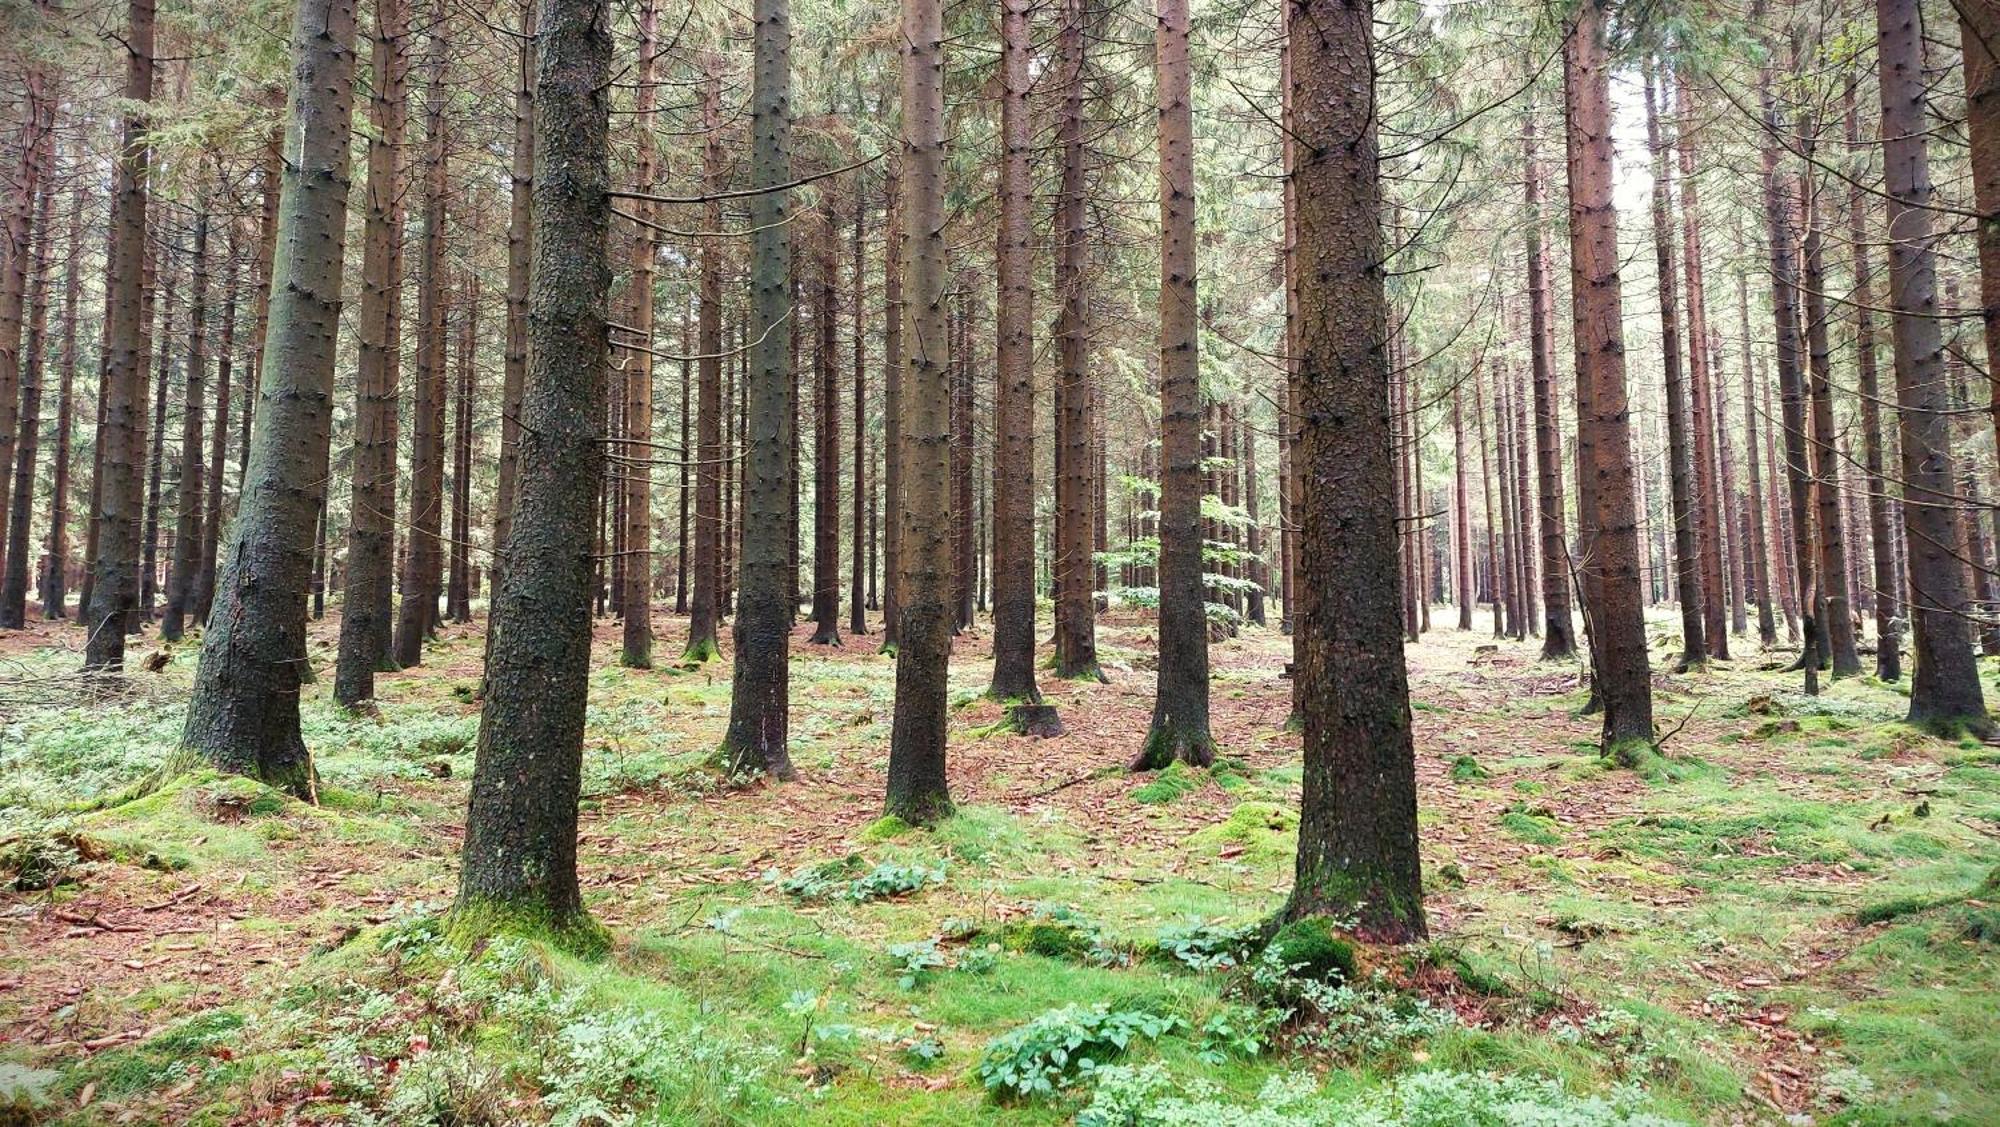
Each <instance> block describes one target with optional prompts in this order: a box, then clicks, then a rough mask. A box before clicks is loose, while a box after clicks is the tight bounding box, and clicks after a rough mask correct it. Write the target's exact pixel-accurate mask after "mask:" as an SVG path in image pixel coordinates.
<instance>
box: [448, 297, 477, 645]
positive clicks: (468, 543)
mask: <svg viewBox="0 0 2000 1127" xmlns="http://www.w3.org/2000/svg"><path fill="white" fill-rule="evenodd" d="M479 296H480V295H479V275H478V274H477V273H475V272H473V271H469V270H468V271H466V274H465V293H464V295H463V297H464V302H465V305H464V309H463V310H462V311H461V312H460V313H459V317H458V376H457V378H456V379H454V380H453V381H452V421H451V449H452V454H451V568H450V571H449V573H448V574H449V577H450V578H449V581H448V584H447V586H446V589H445V607H446V613H447V614H448V615H449V616H450V618H451V620H452V621H453V622H471V621H472V552H471V549H472V441H473V433H472V404H473V402H474V400H476V399H477V398H478V395H479V381H478V356H477V353H478V349H479V344H478V342H479Z"/></svg>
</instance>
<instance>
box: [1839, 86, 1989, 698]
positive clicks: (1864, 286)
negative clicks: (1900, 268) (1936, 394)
mask: <svg viewBox="0 0 2000 1127" xmlns="http://www.w3.org/2000/svg"><path fill="white" fill-rule="evenodd" d="M1857 85H1858V83H1857V82H1856V81H1855V80H1854V79H1851V78H1850V79H1849V80H1848V83H1847V90H1846V106H1845V108H1846V118H1847V146H1848V152H1849V154H1850V159H1851V160H1852V161H1853V162H1855V163H1856V164H1859V165H1861V166H1864V167H1865V166H1866V164H1867V161H1868V148H1867V147H1864V145H1863V144H1862V140H1861V113H1860V108H1859V106H1858V104H1857V99H1856V97H1855V87H1856V86H1857ZM1869 205H1870V201H1869V198H1868V195H1867V193H1866V191H1864V190H1863V188H1862V186H1861V182H1860V180H1859V178H1858V177H1857V178H1856V179H1855V180H1853V181H1852V182H1850V184H1849V186H1848V193H1847V237H1848V245H1849V246H1851V247H1853V248H1854V296H1853V298H1852V301H1853V317H1854V360H1855V383H1856V385H1857V389H1858V391H1859V393H1860V394H1859V399H1860V409H1861V457H1862V468H1863V472H1864V474H1865V475H1866V492H1867V495H1868V538H1869V541H1870V543H1871V544H1872V545H1873V547H1874V551H1873V553H1872V555H1873V556H1874V567H1873V569H1872V578H1873V580H1874V588H1875V590H1874V596H1875V598H1874V606H1875V676H1876V677H1877V678H1879V679H1881V680H1883V681H1900V680H1902V678H1903V653H1902V650H1903V638H1902V621H1903V600H1902V587H1901V584H1899V583H1898V582H1897V579H1896V549H1895V545H1894V542H1893V534H1892V532H1891V526H1890V523H1889V494H1888V485H1887V482H1886V480H1885V479H1884V477H1883V465H1884V457H1883V450H1882V405H1881V403H1882V398H1881V397H1882V389H1881V377H1880V371H1879V368H1878V358H1877V356H1876V350H1875V314H1874V311H1873V308H1872V307H1873V306H1874V304H1875V271H1874V263H1873V260H1872V255H1871V254H1870V248H1869V245H1868V234H1869V232H1868V219H1867V216H1868V207H1869ZM1989 331H1991V330H1990V329H1989Z"/></svg>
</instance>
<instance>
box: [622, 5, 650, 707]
mask: <svg viewBox="0 0 2000 1127" xmlns="http://www.w3.org/2000/svg"><path fill="white" fill-rule="evenodd" d="M658 22H659V16H658V5H657V3H656V0H642V2H641V3H640V5H639V66H638V69H637V70H636V72H635V81H636V82H637V84H638V89H637V91H636V92H635V93H634V95H633V99H632V113H633V116H634V117H635V119H636V123H637V126H638V128H637V129H635V130H634V133H635V134H636V140H637V144H636V146H635V147H636V149H637V155H636V157H635V158H634V161H633V164H634V167H633V170H632V180H633V184H634V186H635V187H636V189H637V190H638V191H639V192H640V193H643V194H650V193H651V192H652V191H653V181H654V179H655V178H656V176H657V173H656V170H655V156H654V142H653V132H654V129H655V127H656V125H657V123H656V122H655V121H654V120H653V107H654V102H655V94H656V91H655V90H654V72H655V70H656V69H657V59H656V57H655V56H657V55H658V54H659V47H658V43H659V33H658V27H657V25H658ZM628 202H629V203H630V205H631V208H632V214H634V215H636V216H638V217H639V220H640V221H639V222H638V223H635V224H633V230H632V279H631V282H630V287H631V288H630V291H629V296H630V298H631V311H630V312H629V313H628V314H627V321H626V324H627V325H628V326H629V327H630V328H631V330H632V336H633V337H635V338H637V342H638V345H639V347H638V348H636V349H630V350H625V351H624V352H623V354H622V355H621V357H620V359H621V360H623V361H624V385H623V386H624V391H625V403H624V412H623V414H624V419H625V433H624V437H625V439H626V440H627V441H626V444H625V446H624V451H625V458H624V460H623V462H622V463H621V464H619V465H618V472H617V473H616V474H614V475H612V476H613V478H614V479H615V480H616V481H617V482H618V484H619V487H620V489H621V490H622V494H621V496H622V498H623V506H622V507H623V510H624V513H623V515H624V519H625V528H624V533H625V534H624V537H623V539H624V541H625V545H624V552H623V554H622V555H620V556H619V557H618V558H619V559H620V560H621V561H623V563H624V564H625V574H624V579H625V586H624V590H623V591H621V592H620V596H619V608H620V610H621V611H622V612H623V614H624V618H625V623H624V630H623V637H622V639H621V640H622V642H623V646H622V648H621V649H620V651H619V654H618V664H620V665H623V666H625V667H626V668H628V669H651V668H652V667H653V459H654V449H653V445H652V442H653V337H654V333H653V262H654V260H655V259H656V258H657V257H658V256H659V248H658V245H657V243H658V239H657V236H656V235H655V234H654V232H653V229H652V228H651V227H650V226H647V224H649V223H651V222H652V221H653V205H652V204H651V203H650V202H648V201H646V200H636V199H635V200H630V201H628Z"/></svg>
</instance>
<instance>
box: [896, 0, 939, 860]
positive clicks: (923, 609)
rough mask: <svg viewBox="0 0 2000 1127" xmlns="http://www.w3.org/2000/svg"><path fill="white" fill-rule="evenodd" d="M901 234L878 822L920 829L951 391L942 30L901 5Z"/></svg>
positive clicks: (925, 813)
mask: <svg viewBox="0 0 2000 1127" xmlns="http://www.w3.org/2000/svg"><path fill="white" fill-rule="evenodd" d="M902 43H903V59H902V91H903V144H902V176H903V208H902V212H903V214H902V219H903V225H904V227H903V230H904V248H905V254H906V255H907V259H906V261H905V266H904V278H905V281H906V292H905V295H904V296H905V297H906V299H907V300H908V302H909V305H908V307H907V317H908V324H907V325H906V326H905V332H904V339H903V344H904V345H905V347H907V348H908V350H909V356H908V358H907V363H906V365H905V367H904V370H903V377H902V380H903V382H902V402H901V404H900V406H901V412H902V415H901V418H900V420H899V422H900V424H901V433H900V435H899V440H900V442H901V443H902V452H901V461H902V467H903V473H904V479H903V481H902V497H901V500H900V503H899V504H898V505H896V506H895V507H896V509H897V510H898V511H899V516H898V519H899V521H900V522H901V524H902V532H901V537H900V545H899V552H900V559H899V561H898V562H899V565H900V568H901V574H900V577H899V579H898V581H897V584H896V588H895V591H896V599H897V603H898V610H897V613H898V615H899V616H900V622H899V626H898V630H899V632H900V637H899V639H898V643H899V644H898V648H897V650H896V700H895V718H894V722H893V725H892V727H891V731H890V738H889V781H888V792H887V795H886V801H885V804H884V805H885V809H886V812H887V813H888V814H890V815H893V816H895V817H898V818H901V819H902V820H903V821H905V822H909V823H912V824H917V825H929V824H931V823H934V822H937V821H939V820H941V819H943V818H947V817H950V815H951V812H952V802H951V792H950V789H949V786H948V785H947V783H946V779H945V725H946V720H947V712H946V702H945V681H946V664H947V662H948V661H949V660H950V657H951V607H950V605H949V601H950V593H951V482H950V477H951V449H950V446H951V387H950V383H949V380H950V375H949V370H948V367H947V360H948V357H947V356H945V355H944V352H945V349H946V347H947V343H948V342H947V340H946V318H945V230H944V157H945V144H946V140H945V132H944V64H945V59H944V20H943V12H942V10H941V5H940V4H939V2H938V0H903V3H902Z"/></svg>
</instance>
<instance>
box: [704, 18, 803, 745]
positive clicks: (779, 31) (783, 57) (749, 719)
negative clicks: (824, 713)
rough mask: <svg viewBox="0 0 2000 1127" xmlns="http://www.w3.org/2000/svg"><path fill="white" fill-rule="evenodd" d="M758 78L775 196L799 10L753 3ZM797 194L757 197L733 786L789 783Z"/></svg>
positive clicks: (785, 170)
mask: <svg viewBox="0 0 2000 1127" xmlns="http://www.w3.org/2000/svg"><path fill="white" fill-rule="evenodd" d="M755 24H756V31H755V44H754V61H753V63H752V68H753V69H752V75H751V89H752V92H751V115H750V116H751V171H750V175H751V183H752V184H753V185H754V186H755V187H758V188H763V189H771V188H773V186H774V185H778V184H783V183H785V182H786V181H788V180H790V179H791V178H792V177H791V106H790V99H791V85H792V76H791V43H792V26H791V8H790V5H789V3H788V0H756V12H755ZM791 203H792V201H791V193H790V192H788V191H784V190H766V191H762V192H760V193H759V194H758V195H756V196H754V197H752V198H751V201H750V226H751V227H752V228H753V229H754V230H755V231H756V234H754V235H753V236H751V256H752V264H751V279H750V286H751V317H750V323H749V325H748V326H747V327H746V330H745V331H746V333H747V334H748V338H749V340H750V348H749V356H748V358H747V364H748V371H746V373H745V379H744V388H743V398H744V430H743V442H744V460H743V476H742V481H743V506H742V522H743V531H742V539H741V552H742V555H741V557H740V558H741V568H742V578H741V580H740V583H741V595H740V598H739V602H738V604H737V607H736V629H735V647H734V648H735V651H736V661H735V671H734V682H733V684H734V688H733V691H732V692H731V694H730V701H729V730H728V732H727V734H726V735H725V736H724V737H723V746H722V751H723V758H724V759H725V761H726V762H727V763H728V765H729V771H730V773H731V774H733V775H747V774H750V773H752V772H762V773H764V774H766V775H769V776H771V777H772V778H775V779H790V778H791V777H792V776H793V771H792V761H791V755H790V753H789V750H788V748H787V744H786V726H787V724H788V723H789V720H790V712H789V708H788V694H789V691H790V680H791V626H792V614H793V611H794V609H795V607H796V605H797V600H798V587H797V584H796V580H797V575H796V573H795V572H794V571H793V559H792V554H791V548H792V537H793V534H794V532H795V529H794V527H793V523H792V515H793V512H794V511H795V509H796V507H797V504H798V489H797V487H796V486H795V484H794V479H793V471H794V468H795V466H796V462H795V460H794V459H795V447H794V444H793V441H794V433H793V421H794V417H795V416H794V412H795V410H796V403H795V401H794V395H793V392H794V389H795V387H796V380H795V378H794V372H795V369H794V366H793V364H792V359H793V350H792V338H793V333H794V330H795V325H794V324H793V321H792V312H793V308H794V307H793V304H792V288H791V285H790V281H789V279H790V274H791V268H792V236H791V230H792V228H791V224H790V223H789V222H788V221H789V220H790V219H791V217H792V210H791Z"/></svg>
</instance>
